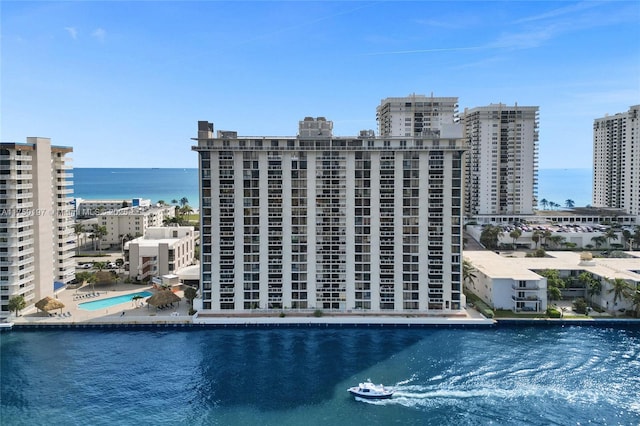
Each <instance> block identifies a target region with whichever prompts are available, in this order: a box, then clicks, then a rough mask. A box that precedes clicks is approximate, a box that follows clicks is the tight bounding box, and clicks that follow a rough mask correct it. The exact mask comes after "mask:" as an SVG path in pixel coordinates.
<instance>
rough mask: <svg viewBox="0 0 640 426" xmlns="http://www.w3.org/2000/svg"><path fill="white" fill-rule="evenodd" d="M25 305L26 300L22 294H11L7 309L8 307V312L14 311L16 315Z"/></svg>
mask: <svg viewBox="0 0 640 426" xmlns="http://www.w3.org/2000/svg"><path fill="white" fill-rule="evenodd" d="M26 306H27V302H26V301H25V300H24V297H23V296H22V295H18V296H13V297H12V298H11V299H9V302H8V303H7V309H9V312H15V313H16V316H18V314H19V313H20V311H21V310H23V309H24V308H25V307H26Z"/></svg>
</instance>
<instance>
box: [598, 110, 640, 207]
mask: <svg viewBox="0 0 640 426" xmlns="http://www.w3.org/2000/svg"><path fill="white" fill-rule="evenodd" d="M639 111H640V105H634V106H632V107H630V108H629V111H627V112H624V113H619V114H616V115H612V116H605V117H602V118H597V119H595V120H594V122H593V205H594V207H613V208H619V209H624V210H626V212H627V213H629V214H632V215H636V216H640V118H639V117H638V115H639Z"/></svg>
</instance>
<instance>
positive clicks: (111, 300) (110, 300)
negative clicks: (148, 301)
mask: <svg viewBox="0 0 640 426" xmlns="http://www.w3.org/2000/svg"><path fill="white" fill-rule="evenodd" d="M152 295H153V293H150V292H148V291H139V292H137V293H129V294H124V295H122V296H116V297H107V298H106V299H100V300H92V301H91V302H82V303H79V304H78V308H80V309H84V310H85V311H97V310H98V309H104V308H109V307H111V306H115V305H119V304H121V303H125V302H131V300H133V298H134V297H135V296H142V297H149V296H152Z"/></svg>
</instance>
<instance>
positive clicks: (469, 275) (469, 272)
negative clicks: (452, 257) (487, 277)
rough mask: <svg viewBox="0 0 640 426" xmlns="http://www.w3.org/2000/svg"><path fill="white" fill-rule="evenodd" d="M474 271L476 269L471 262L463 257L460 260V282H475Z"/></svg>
mask: <svg viewBox="0 0 640 426" xmlns="http://www.w3.org/2000/svg"><path fill="white" fill-rule="evenodd" d="M476 272H478V270H477V269H476V268H475V267H474V266H473V264H472V263H471V262H470V261H469V260H467V259H464V260H463V261H462V282H463V283H475V282H476V278H477V276H476Z"/></svg>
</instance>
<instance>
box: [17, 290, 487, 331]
mask: <svg viewBox="0 0 640 426" xmlns="http://www.w3.org/2000/svg"><path fill="white" fill-rule="evenodd" d="M142 291H148V292H151V293H154V292H155V291H156V290H155V289H154V288H153V287H151V286H148V285H147V286H141V285H134V284H123V283H118V284H112V285H96V286H93V287H92V286H91V285H85V286H83V287H81V288H79V289H66V290H62V291H59V292H58V293H57V294H56V299H57V300H59V301H60V302H62V303H63V304H64V308H62V309H56V310H54V311H51V312H49V313H51V314H58V315H57V316H49V313H46V312H42V311H38V310H36V309H32V310H29V311H24V312H21V314H20V316H19V317H15V316H12V317H11V318H10V322H12V323H14V324H15V325H16V326H18V327H19V326H63V327H64V326H94V325H95V326H99V325H123V326H124V325H154V324H157V325H166V324H176V325H178V324H194V325H212V326H224V325H236V326H243V325H247V326H248V325H252V326H255V325H265V326H280V325H282V326H286V325H294V326H295V325H311V326H313V325H322V324H326V325H340V324H353V325H365V326H366V325H382V326H384V325H389V326H391V325H425V326H428V325H433V326H438V325H441V326H452V327H464V326H491V325H493V324H494V321H493V320H491V319H487V318H485V317H484V316H482V315H481V314H479V313H478V312H477V311H475V310H474V309H468V310H466V311H462V312H457V313H452V314H451V315H438V316H436V315H417V314H406V313H403V314H360V313H341V314H331V313H323V315H322V316H314V315H313V313H301V312H295V311H289V310H285V311H284V316H282V315H281V314H280V311H277V312H274V313H271V312H269V313H267V312H254V313H251V314H246V315H239V314H216V315H212V314H204V315H196V316H190V315H189V314H188V312H189V303H188V302H187V301H186V299H184V297H183V296H184V295H183V292H182V291H178V292H176V295H177V296H179V297H180V298H181V299H182V300H181V301H180V302H179V303H174V307H172V308H169V309H164V310H158V309H156V308H155V307H153V306H149V305H147V304H146V303H145V302H144V300H145V299H146V297H145V298H144V299H139V300H136V301H129V302H125V303H120V304H118V305H115V306H111V307H105V308H101V309H98V310H94V311H89V310H85V309H82V307H80V306H79V305H80V304H81V303H84V302H90V301H96V300H103V299H107V298H112V297H117V296H123V295H127V294H132V293H137V292H142ZM96 292H97V293H99V295H98V296H96V297H88V296H87V295H90V294H93V293H96ZM60 313H63V314H65V315H66V314H67V313H68V314H70V315H68V316H60V315H59V314H60Z"/></svg>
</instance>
